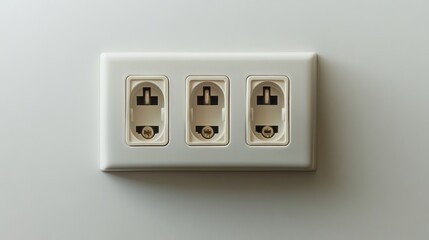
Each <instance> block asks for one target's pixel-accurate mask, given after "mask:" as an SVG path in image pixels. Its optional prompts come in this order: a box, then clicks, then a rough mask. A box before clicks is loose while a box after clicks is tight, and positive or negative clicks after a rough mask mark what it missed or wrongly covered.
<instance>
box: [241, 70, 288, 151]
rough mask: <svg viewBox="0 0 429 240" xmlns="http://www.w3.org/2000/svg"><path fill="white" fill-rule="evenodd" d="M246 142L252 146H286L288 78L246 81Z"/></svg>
mask: <svg viewBox="0 0 429 240" xmlns="http://www.w3.org/2000/svg"><path fill="white" fill-rule="evenodd" d="M246 102H247V104H246V105H247V107H246V112H247V114H246V142H247V144H248V145H252V146H258V145H262V146H286V145H287V144H288V143H289V112H290V111H289V78H288V77H286V76H250V77H248V78H247V101H246Z"/></svg>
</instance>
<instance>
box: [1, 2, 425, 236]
mask: <svg viewBox="0 0 429 240" xmlns="http://www.w3.org/2000/svg"><path fill="white" fill-rule="evenodd" d="M428 7H429V4H428V3H427V1H424V0H421V1H389V0H383V1H372V0H360V1H342V0H327V1H317V0H312V1H308V0H307V1H303V0H301V1H292V0H289V1H274V0H264V1H259V2H256V1H244V0H241V1H227V0H223V1H219V0H217V1H197V0H183V1H173V0H171V1H138V0H136V1H130V0H127V1H103V0H97V1H87V0H75V1H65V0H64V1H47V0H39V1H17V0H3V1H1V3H0V53H1V54H0V163H1V166H0V239H36V240H38V239H41V240H42V239H43V240H46V239H103V240H106V239H179V240H181V239H183V240H185V239H186V240H189V239H246V240H248V239H327V240H328V239H329V240H331V239H427V238H428V236H429V227H428V226H429V204H428V198H429V188H428V183H429V174H428V168H429V157H428V156H429V154H428V145H429V134H428V131H429V111H428V109H429V71H428V58H427V57H428V54H429V44H428V43H429V28H428V25H427V24H428V22H429V14H428V13H427V9H428ZM103 51H315V52H317V53H318V54H319V65H318V67H319V79H318V81H319V86H318V124H317V125H318V129H319V132H318V144H317V151H318V154H317V157H318V171H317V172H315V173H103V172H100V171H99V170H98V164H99V163H98V160H99V159H98V158H99V153H98V148H99V140H98V135H99V128H98V124H99V116H98V111H99V107H98V105H99V82H98V78H99V54H100V53H101V52H103Z"/></svg>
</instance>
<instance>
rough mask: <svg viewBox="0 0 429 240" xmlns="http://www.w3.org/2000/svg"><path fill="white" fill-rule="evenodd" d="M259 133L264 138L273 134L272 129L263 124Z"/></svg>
mask: <svg viewBox="0 0 429 240" xmlns="http://www.w3.org/2000/svg"><path fill="white" fill-rule="evenodd" d="M261 134H262V136H264V138H272V137H273V136H274V129H273V128H272V127H270V126H265V127H263V128H262V131H261Z"/></svg>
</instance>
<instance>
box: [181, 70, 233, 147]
mask: <svg viewBox="0 0 429 240" xmlns="http://www.w3.org/2000/svg"><path fill="white" fill-rule="evenodd" d="M186 100H187V104H186V143H187V144H188V145H221V146H222V145H227V144H228V142H229V79H228V77H226V76H189V77H187V79H186Z"/></svg>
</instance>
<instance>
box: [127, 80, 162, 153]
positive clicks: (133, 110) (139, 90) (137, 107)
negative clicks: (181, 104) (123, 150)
mask: <svg viewBox="0 0 429 240" xmlns="http://www.w3.org/2000/svg"><path fill="white" fill-rule="evenodd" d="M126 89H127V90H126V91H127V92H126V124H127V125H126V130H127V131H126V142H127V144H128V145H130V146H139V145H153V146H155V145H166V144H167V143H168V78H167V77H165V76H128V77H127V79H126Z"/></svg>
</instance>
